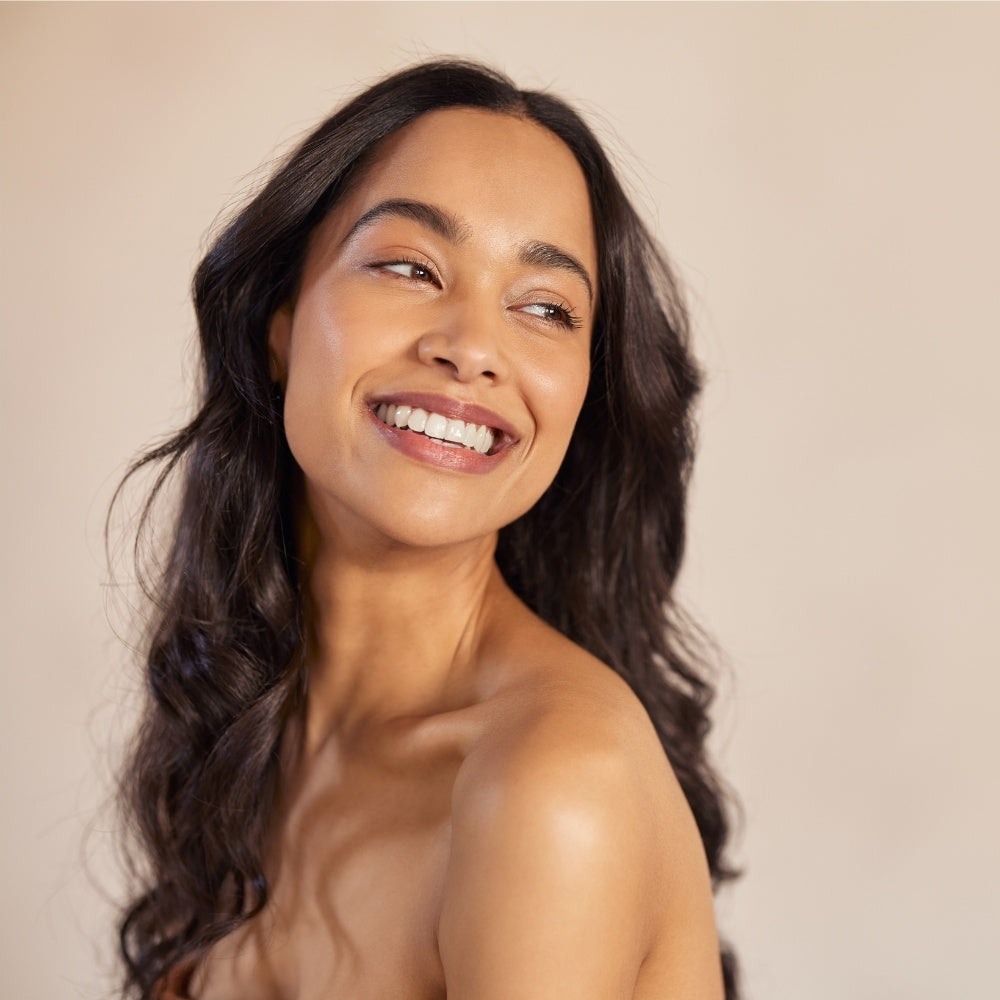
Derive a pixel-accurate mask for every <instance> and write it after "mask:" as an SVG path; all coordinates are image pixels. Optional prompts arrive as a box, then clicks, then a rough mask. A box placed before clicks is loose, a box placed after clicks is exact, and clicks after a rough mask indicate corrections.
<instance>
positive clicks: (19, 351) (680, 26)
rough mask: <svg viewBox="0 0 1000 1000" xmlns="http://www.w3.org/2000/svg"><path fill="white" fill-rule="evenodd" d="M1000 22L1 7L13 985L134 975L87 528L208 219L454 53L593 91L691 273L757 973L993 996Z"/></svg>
mask: <svg viewBox="0 0 1000 1000" xmlns="http://www.w3.org/2000/svg"><path fill="white" fill-rule="evenodd" d="M998 42H1000V8H998V7H997V6H978V5H977V6H969V7H965V6H959V5H954V6H953V5H944V6H931V7H926V6H921V7H914V6H907V5H896V4H893V5H889V6H868V5H861V6H856V5H845V6H812V5H809V6H797V5H780V6H765V7H755V6H749V5H748V6H738V7H731V6H688V5H684V6H666V5H658V4H642V5H637V6H631V5H626V4H618V5H611V4H573V3H566V4H524V5H521V4H508V5H488V4H464V3H458V4H406V5H398V4H378V5H376V4H369V5H360V6H354V5H309V6H294V5H284V6H272V5H259V6H252V7H244V6H238V5H224V6H201V5H190V6H189V5H178V6H168V7H160V6H154V5H149V6H147V5H137V6H132V5H122V6H117V5H116V6H83V5H81V6H70V7H61V6H55V5H53V6H49V5H39V6H33V5H23V6H22V5H13V6H5V7H3V8H2V9H0V109H2V126H0V127H2V132H3V140H2V146H3V152H2V155H0V178H2V205H0V231H2V237H0V238H2V254H3V257H2V262H0V281H2V286H3V287H2V295H0V310H2V362H3V363H2V368H0V371H2V380H3V384H2V387H0V401H2V406H3V421H2V434H3V455H2V462H3V465H2V467H3V480H4V486H3V489H2V514H3V516H2V521H0V524H2V531H3V540H2V552H3V565H4V581H3V595H2V602H0V607H2V613H3V618H4V654H5V662H4V668H3V671H2V685H3V687H2V694H0V711H2V713H3V718H2V720H0V753H2V759H3V786H2V792H0V794H2V798H0V803H2V805H0V808H2V810H3V816H2V818H3V834H2V836H3V840H2V843H3V850H2V853H0V872H2V887H3V888H2V895H0V951H2V955H3V972H2V973H0V975H2V978H3V982H4V985H3V987H2V992H3V994H4V995H7V996H11V997H18V998H19V1000H60V998H63V997H65V998H73V997H98V996H102V995H105V993H106V991H107V989H108V980H107V978H106V976H105V971H106V968H107V966H108V961H109V958H108V956H109V954H110V950H111V925H110V916H109V910H108V907H107V904H106V902H104V901H103V896H102V893H112V894H113V893H114V892H115V891H116V890H117V886H118V883H117V880H116V877H115V875H114V868H113V865H112V863H111V855H110V850H109V837H108V833H107V831H108V828H109V821H108V818H107V815H106V813H103V812H102V811H101V809H100V804H101V802H102V797H103V796H104V795H105V794H106V792H107V788H108V785H107V772H108V759H109V755H110V753H111V748H112V747H113V746H114V745H115V742H116V740H117V739H119V738H120V735H121V733H122V732H123V731H125V730H126V729H127V724H128V718H129V716H128V712H127V711H123V710H122V709H121V708H120V706H121V705H122V704H123V703H124V702H126V701H127V695H128V692H129V691H130V690H131V688H132V687H133V681H132V680H131V679H130V677H129V675H128V673H127V670H126V663H127V659H128V657H127V654H126V652H125V650H124V649H123V647H122V646H121V645H120V644H119V643H118V642H117V640H116V639H115V638H114V636H113V635H112V632H111V628H110V626H109V624H108V617H107V614H106V599H107V598H108V596H109V594H108V591H107V588H106V587H105V582H106V580H107V572H106V569H105V563H104V556H103V549H102V542H101V522H102V516H103V511H104V508H105V506H106V503H107V500H108V498H109V495H110V491H111V489H112V486H113V484H114V482H115V481H116V479H117V477H118V476H119V475H120V473H121V471H122V469H123V465H124V462H125V460H126V459H127V458H128V457H129V456H130V455H132V454H133V453H134V452H135V451H136V450H137V449H138V448H139V447H140V446H142V445H143V444H144V443H147V442H149V441H150V440H151V439H152V438H153V437H155V436H157V435H159V434H161V433H163V432H165V431H166V430H167V429H169V428H171V427H173V426H174V425H175V424H176V423H177V422H178V421H179V420H180V418H181V417H182V416H183V414H184V413H185V411H186V407H187V403H188V399H189V396H188V387H187V386H188V381H187V376H188V375H189V374H190V369H191V354H190V341H191V333H192V317H191V311H190V307H189V305H188V301H187V284H188V280H189V276H190V273H191V271H192V269H193V266H194V264H195V262H196V261H197V259H198V257H199V250H200V248H201V247H202V246H203V245H204V239H205V234H206V232H207V230H208V228H209V226H210V224H211V222H212V220H213V218H214V217H215V216H216V214H217V213H218V212H219V210H220V209H222V207H223V206H224V205H225V204H226V203H227V202H229V201H230V200H231V199H232V198H233V196H235V195H236V194H238V193H239V192H240V191H242V190H244V189H245V188H246V186H247V184H248V173H249V172H250V171H252V170H253V168H255V167H256V166H257V165H258V164H260V163H262V162H264V161H265V160H267V159H268V158H270V157H271V156H272V155H273V154H274V152H275V151H276V149H277V148H278V147H279V146H282V145H283V144H286V143H287V142H288V141H290V140H291V139H292V138H293V137H294V136H296V135H297V134H299V133H300V132H301V131H302V130H303V129H305V128H307V127H308V126H309V125H310V124H312V123H313V122H314V121H316V120H317V119H318V118H319V117H320V116H322V115H323V114H325V113H326V112H327V111H328V110H329V109H331V107H332V106H334V105H335V104H337V103H338V102H339V101H340V100H341V99H342V98H343V97H344V96H346V95H347V94H349V93H351V92H352V91H354V90H355V89H356V88H357V87H358V86H359V84H362V83H364V82H367V81H371V80H372V79H373V78H375V77H377V76H378V75H380V74H382V73H383V72H386V71H389V70H391V69H393V68H396V67H398V66H399V65H401V64H403V63H405V62H407V61H410V60H411V59H413V58H414V57H417V56H425V55H430V54H435V53H459V54H466V55H471V56H475V57H481V58H484V59H487V60H489V61H492V62H494V63H495V64H497V65H498V66H500V67H501V68H503V69H506V70H507V71H509V72H510V73H512V74H513V75H514V76H515V77H516V78H517V79H518V80H519V81H521V82H522V83H523V84H525V85H548V84H551V85H552V86H553V87H554V88H555V89H556V90H557V91H558V92H559V93H562V94H564V95H567V96H570V97H571V98H573V99H575V100H576V101H577V102H578V103H579V104H580V105H582V106H583V107H584V108H586V109H588V110H589V111H591V112H592V113H593V114H594V115H595V116H596V121H597V124H598V127H599V129H600V131H601V132H602V133H603V134H606V135H609V136H611V135H612V133H614V134H616V135H617V136H618V137H619V138H618V139H612V140H611V141H612V142H613V144H614V145H615V147H616V148H617V149H618V151H619V155H620V156H621V158H622V160H623V163H624V169H625V172H626V174H627V175H628V176H629V178H630V179H631V182H632V183H633V184H634V186H635V187H636V190H637V191H638V197H639V200H640V202H641V204H642V205H643V206H644V209H645V211H646V212H647V214H648V217H649V218H650V220H651V221H652V223H653V225H655V227H656V228H657V229H658V231H659V232H660V234H661V235H662V237H663V239H664V240H665V242H666V244H667V246H668V247H669V248H670V249H671V250H672V252H673V254H674V257H675V259H676V260H677V262H678V264H679V266H680V268H681V270H682V272H683V275H684V277H685V279H686V281H687V283H688V285H689V288H690V291H691V295H692V301H693V309H694V315H695V319H696V323H697V329H698V349H699V353H700V355H701V356H702V358H703V359H704V360H705V362H706V364H707V366H708V369H709V371H710V376H711V385H710V388H709V391H708V393H707V396H706V398H705V402H704V407H703V422H702V423H703V432H702V439H703V447H702V455H701V462H700V466H699V468H698V472H697V479H696V483H695V491H694V500H693V513H692V517H693V529H692V536H691V546H690V561H689V565H688V568H687V572H686V575H685V577H684V580H683V588H684V592H685V593H686V595H687V597H688V599H689V600H690V602H691V603H692V604H693V606H694V608H695V609H696V610H697V612H698V613H699V614H700V615H701V617H702V618H703V619H704V621H705V622H706V624H707V625H708V626H709V627H710V629H711V630H713V631H714V633H715V635H716V636H717V637H718V639H719V640H720V642H721V644H722V645H723V647H724V648H725V650H726V651H727V654H728V658H729V661H730V665H731V669H732V673H733V676H734V680H733V683H732V684H728V685H727V686H726V688H725V690H724V693H723V696H722V698H721V701H720V706H719V719H720V726H719V731H718V740H717V746H718V750H719V753H720V755H721V757H722V758H723V760H724V762H725V767H726V769H727V772H728V774H729V776H730V777H731V779H732V780H733V782H734V783H735V785H736V786H737V787H738V789H739V790H740V792H741V794H742V797H743V799H744V803H745V809H746V824H745V834H744V836H743V838H742V842H741V845H740V847H739V851H738V855H739V858H740V859H741V861H742V862H743V863H744V864H745V865H746V866H747V870H748V875H747V877H746V878H745V879H744V881H743V882H742V883H740V884H739V886H738V887H737V888H736V889H735V890H734V891H732V892H730V893H729V894H728V895H727V896H726V897H725V898H724V899H723V900H722V901H721V903H720V914H721V919H722V922H723V924H724V926H725V928H726V929H727V931H728V932H729V933H730V934H731V935H732V936H733V937H734V938H735V939H736V941H737V943H738V944H739V946H740V949H741V951H742V955H743V960H744V963H745V969H746V976H747V983H748V987H749V988H748V993H749V995H750V997H751V998H753V1000H802V998H809V1000H843V998H845V997H850V998H853V1000H865V998H872V1000H876V998H878V1000H884V998H895V997H899V998H903V997H905V998H907V1000H921V998H927V1000H932V998H933V1000H942V998H949V1000H950V998H972V997H982V996H985V995H988V994H989V993H991V992H992V990H991V984H993V983H994V981H995V972H994V969H995V962H994V961H993V959H992V957H991V956H992V955H993V953H994V949H995V941H996V937H997V933H998V931H1000V912H998V878H997V870H998V867H1000V850H998V843H1000V836H998V832H997V827H998V823H1000V804H998V794H997V792H998V788H997V785H998V781H997V766H998V763H1000V759H998V757H1000V755H998V738H997V735H996V726H995V722H994V719H995V717H996V714H997V705H998V702H1000V680H998V670H997V668H998V666H1000V663H998V659H1000V658H998V654H997V650H996V628H995V624H996V609H997V605H998V601H997V598H998V592H997V591H998V588H997V572H998V568H997V567H998V563H1000V551H998V550H1000V545H998V531H997V527H996V519H997V511H998V510H1000V495H998V494H1000V474H998V470H997V451H998V449H997V444H996V436H997V435H996V431H997V428H998V419H997V417H998V413H997V410H998V403H997V398H998V393H997V391H996V388H995V383H996V380H997V378H998V372H1000V306H998V300H1000V293H998V285H1000V282H998V275H1000V236H998V234H1000V199H998V194H997V188H998V178H1000V142H998V138H997V132H998V121H1000V115H998V107H1000V70H998V65H1000V60H998V59H997V56H996V53H997V47H998ZM122 603H123V602H122V600H121V598H120V597H119V598H118V599H117V602H116V607H117V608H118V610H117V611H116V612H115V613H114V615H113V617H114V619H115V622H116V624H117V625H119V626H120V625H121V624H122V621H123V619H124V618H125V617H127V616H126V615H124V614H123V613H122ZM84 859H88V861H89V866H90V870H91V875H90V876H88V875H87V874H86V873H85V871H84V869H83V866H82V862H83V860H84ZM95 881H96V883H97V885H96V886H95V884H94V883H95Z"/></svg>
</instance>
